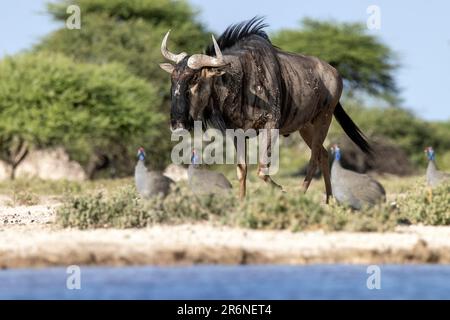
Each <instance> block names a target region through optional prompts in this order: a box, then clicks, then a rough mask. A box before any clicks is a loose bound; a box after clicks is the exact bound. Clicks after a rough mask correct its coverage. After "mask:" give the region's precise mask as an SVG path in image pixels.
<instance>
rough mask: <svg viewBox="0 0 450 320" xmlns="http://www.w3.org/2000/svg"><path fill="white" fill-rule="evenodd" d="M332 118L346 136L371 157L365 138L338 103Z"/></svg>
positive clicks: (371, 151) (370, 149)
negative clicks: (334, 118)
mask: <svg viewBox="0 0 450 320" xmlns="http://www.w3.org/2000/svg"><path fill="white" fill-rule="evenodd" d="M334 116H335V117H336V120H337V121H338V122H339V124H340V125H341V127H342V129H344V132H345V133H346V134H347V136H348V137H349V138H350V139H351V140H352V141H353V142H354V143H355V144H356V145H357V146H358V147H359V148H360V149H361V150H362V151H363V152H364V153H366V154H368V155H373V149H372V147H371V146H370V145H369V142H368V141H367V138H366V137H365V136H364V134H363V133H362V132H361V130H360V129H359V128H358V126H357V125H356V124H355V123H354V122H353V120H352V119H351V118H350V116H349V115H348V114H347V113H346V112H345V110H344V108H342V105H341V103H340V102H338V104H337V106H336V108H335V109H334Z"/></svg>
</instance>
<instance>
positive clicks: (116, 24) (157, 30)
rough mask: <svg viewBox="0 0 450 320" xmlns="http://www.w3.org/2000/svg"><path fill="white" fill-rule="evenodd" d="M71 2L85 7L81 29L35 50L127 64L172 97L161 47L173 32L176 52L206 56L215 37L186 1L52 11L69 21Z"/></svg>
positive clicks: (93, 3)
mask: <svg viewBox="0 0 450 320" xmlns="http://www.w3.org/2000/svg"><path fill="white" fill-rule="evenodd" d="M69 4H76V5H78V6H79V7H80V9H81V29H80V30H69V29H67V28H65V26H62V27H61V29H59V30H57V31H55V32H53V33H51V34H50V35H48V36H47V37H45V38H44V39H42V41H41V42H40V43H39V44H38V45H37V46H36V47H35V50H37V51H40V50H48V51H52V52H53V51H56V52H61V53H64V54H66V55H68V56H71V57H73V58H74V59H76V60H77V61H86V62H92V63H105V62H118V63H122V64H124V65H125V66H127V68H129V70H130V71H131V72H133V73H135V74H136V75H138V76H140V77H143V78H145V79H147V80H148V81H149V82H151V83H152V85H153V86H154V87H155V88H157V89H158V91H159V94H161V95H164V96H166V98H168V96H169V89H168V85H169V83H170V81H169V80H168V79H169V77H168V75H167V73H166V72H164V71H162V70H161V69H160V67H159V62H162V61H164V58H163V57H162V56H161V49H160V48H161V41H162V38H163V37H164V34H165V33H166V32H167V31H168V30H169V29H172V32H171V34H170V39H169V42H170V43H169V48H170V49H171V50H172V51H174V52H177V51H179V52H181V51H186V52H190V53H194V52H200V51H202V50H203V48H204V47H205V45H206V43H207V41H209V39H210V38H209V37H208V33H206V31H205V28H204V27H203V25H202V24H201V23H200V22H198V20H197V12H196V11H194V10H193V9H192V7H191V6H190V5H189V4H188V3H187V2H186V1H180V0H178V1H176V0H128V1H124V0H75V1H72V0H69V1H66V0H62V1H58V2H55V3H50V4H49V5H48V11H49V13H50V14H51V15H52V16H53V17H54V18H55V19H57V20H60V21H65V20H66V19H67V17H68V16H69V15H68V14H67V13H66V8H67V6H68V5H69ZM166 102H167V100H166Z"/></svg>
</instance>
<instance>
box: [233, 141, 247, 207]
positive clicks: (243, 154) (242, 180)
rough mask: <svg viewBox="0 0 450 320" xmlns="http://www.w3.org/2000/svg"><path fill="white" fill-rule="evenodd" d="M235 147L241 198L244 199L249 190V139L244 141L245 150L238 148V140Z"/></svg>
mask: <svg viewBox="0 0 450 320" xmlns="http://www.w3.org/2000/svg"><path fill="white" fill-rule="evenodd" d="M235 148H236V159H237V167H236V173H237V177H238V180H239V198H240V199H241V200H242V199H244V198H245V194H246V190H247V141H245V142H244V150H238V147H237V144H236V142H235Z"/></svg>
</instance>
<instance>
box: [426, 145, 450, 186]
mask: <svg viewBox="0 0 450 320" xmlns="http://www.w3.org/2000/svg"><path fill="white" fill-rule="evenodd" d="M425 153H426V154H427V157H428V167H427V184H428V186H429V187H431V188H434V187H436V186H438V185H440V184H441V183H443V182H445V181H447V182H450V173H447V172H442V171H439V170H438V169H437V166H436V162H435V158H436V155H435V153H434V150H433V148H432V147H428V148H426V149H425Z"/></svg>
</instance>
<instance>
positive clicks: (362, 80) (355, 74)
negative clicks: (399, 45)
mask: <svg viewBox="0 0 450 320" xmlns="http://www.w3.org/2000/svg"><path fill="white" fill-rule="evenodd" d="M271 38H272V41H273V43H274V44H275V45H277V46H279V47H280V48H282V49H283V50H287V51H291V52H296V53H301V54H305V55H311V56H316V57H319V58H321V59H322V60H325V61H327V62H328V63H330V64H331V65H332V66H334V67H335V68H336V69H337V70H339V72H340V74H341V75H342V77H343V78H344V83H345V85H346V87H347V89H349V90H352V91H354V90H359V91H363V92H366V93H369V94H371V95H374V96H377V97H381V98H383V99H385V100H386V101H389V102H396V96H397V93H398V90H397V86H396V84H395V79H394V72H395V70H396V69H397V67H398V65H397V63H396V62H395V56H394V54H393V52H392V50H391V49H390V48H389V47H387V46H386V45H385V44H383V43H382V42H381V41H380V40H379V38H377V37H376V36H373V35H370V34H368V33H367V28H366V26H365V25H363V24H361V23H337V22H330V21H316V20H312V19H304V20H302V23H301V27H300V28H299V29H295V30H292V29H282V30H280V31H278V32H275V33H274V34H273V35H272V37H271Z"/></svg>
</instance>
